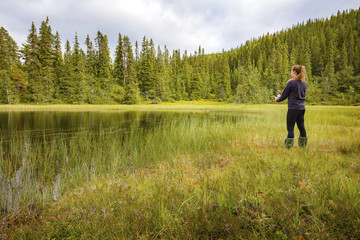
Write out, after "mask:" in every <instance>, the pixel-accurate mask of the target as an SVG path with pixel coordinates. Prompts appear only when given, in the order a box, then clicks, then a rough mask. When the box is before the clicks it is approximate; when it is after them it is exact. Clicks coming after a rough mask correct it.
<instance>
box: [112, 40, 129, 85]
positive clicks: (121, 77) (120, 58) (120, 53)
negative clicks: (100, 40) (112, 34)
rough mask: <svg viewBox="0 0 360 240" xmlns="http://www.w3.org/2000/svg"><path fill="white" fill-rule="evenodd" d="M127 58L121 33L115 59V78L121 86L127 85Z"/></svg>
mask: <svg viewBox="0 0 360 240" xmlns="http://www.w3.org/2000/svg"><path fill="white" fill-rule="evenodd" d="M124 68H125V58H124V43H123V38H122V36H121V34H120V33H119V38H118V45H117V46H116V51H115V61H114V74H113V78H114V80H115V82H116V83H117V84H118V85H120V86H125V84H126V81H125V80H126V79H125V71H124V70H125V69H124Z"/></svg>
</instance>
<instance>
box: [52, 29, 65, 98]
mask: <svg viewBox="0 0 360 240" xmlns="http://www.w3.org/2000/svg"><path fill="white" fill-rule="evenodd" d="M63 62H64V59H63V54H62V50H61V40H60V35H59V32H58V31H56V34H55V39H54V61H53V69H54V85H55V86H54V91H55V92H54V97H55V99H60V98H61V96H60V88H59V86H60V81H61V77H62V75H63V68H64V65H63Z"/></svg>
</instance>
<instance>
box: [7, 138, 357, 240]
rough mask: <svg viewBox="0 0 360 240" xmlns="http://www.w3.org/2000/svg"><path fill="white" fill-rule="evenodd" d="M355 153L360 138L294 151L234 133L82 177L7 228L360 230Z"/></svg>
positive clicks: (106, 234) (27, 235)
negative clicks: (345, 145)
mask: <svg viewBox="0 0 360 240" xmlns="http://www.w3.org/2000/svg"><path fill="white" fill-rule="evenodd" d="M356 156H359V146H357V148H356V146H355V147H354V148H353V149H352V153H347V152H344V151H343V149H341V148H337V149H332V150H330V151H322V152H317V151H312V150H310V151H309V150H303V149H299V148H294V149H292V150H291V151H288V150H286V149H284V148H283V147H278V146H273V145H267V144H258V143H252V144H245V145H244V144H243V143H240V142H236V141H235V142H231V143H230V144H225V145H224V146H222V147H220V148H217V149H213V150H212V151H210V152H208V153H204V154H200V155H186V154H185V155H182V156H179V157H177V158H175V159H171V161H168V162H162V163H159V164H156V165H153V166H152V167H150V168H147V169H139V170H136V171H135V172H132V173H129V174H126V173H124V174H123V175H121V176H117V177H106V176H104V177H101V178H97V179H95V180H93V181H91V182H88V183H86V184H82V185H81V186H78V187H76V188H75V189H74V190H73V191H72V192H69V193H67V194H65V195H64V196H63V197H62V198H61V199H60V200H59V201H57V202H55V203H51V204H50V205H47V206H45V207H44V209H42V210H41V211H40V212H33V213H30V214H26V213H25V214H24V213H20V214H19V215H16V216H12V217H8V218H7V219H5V220H3V222H2V227H3V228H2V230H3V231H4V233H3V234H5V235H3V236H5V237H7V236H9V237H10V236H11V237H12V238H14V239H70V238H71V239H119V238H123V239H132V238H140V239H151V238H160V239H220V238H221V239H226V238H230V239H264V238H265V239H288V238H289V239H359V237H360V232H359V230H360V219H359V216H360V205H359V198H358V196H359V190H360V189H359V173H360V172H359V171H360V166H359V164H358V162H356V161H355V159H354V157H356ZM4 221H5V222H4ZM4 224H7V227H8V228H4ZM6 234H8V235H6Z"/></svg>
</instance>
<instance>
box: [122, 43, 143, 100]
mask: <svg viewBox="0 0 360 240" xmlns="http://www.w3.org/2000/svg"><path fill="white" fill-rule="evenodd" d="M123 41H124V55H125V69H124V70H125V78H126V81H125V83H126V86H125V98H124V103H127V104H136V103H139V101H140V91H139V87H138V81H137V76H136V68H135V59H134V54H133V50H132V46H131V43H130V39H129V37H127V36H124V39H123Z"/></svg>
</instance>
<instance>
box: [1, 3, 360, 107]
mask: <svg viewBox="0 0 360 240" xmlns="http://www.w3.org/2000/svg"><path fill="white" fill-rule="evenodd" d="M80 41H84V43H85V45H86V49H81V48H80V44H79V42H80ZM64 46H65V47H64V48H63V47H62V42H61V38H60V34H59V33H58V32H57V31H56V32H54V31H53V30H52V28H51V26H50V22H49V19H48V18H47V19H46V20H45V21H43V22H42V23H41V26H40V28H39V29H37V28H36V26H35V25H34V23H32V24H31V27H30V29H29V34H28V36H27V41H26V42H25V43H24V44H22V46H21V47H20V48H19V47H18V45H17V43H16V42H15V41H14V40H13V38H12V37H11V36H10V35H9V33H8V31H7V30H6V29H5V28H3V27H1V28H0V103H3V104H16V103H43V102H53V103H89V104H95V103H96V104H102V103H125V104H136V103H139V102H141V101H151V102H154V103H158V102H160V101H177V100H199V99H211V100H217V101H227V102H237V103H270V102H272V101H273V96H274V95H275V94H276V89H283V87H284V86H285V84H286V82H287V80H288V79H289V77H290V69H291V66H292V65H295V64H301V65H305V66H306V68H307V72H308V80H307V82H308V85H309V87H308V92H307V102H308V103H310V104H344V105H352V104H359V103H360V92H359V91H360V9H357V10H349V11H344V12H338V14H337V15H334V16H331V17H330V18H328V19H315V20H308V21H307V22H306V23H305V22H303V23H299V24H297V25H296V26H293V27H292V28H291V29H284V30H281V31H279V32H276V33H273V34H269V33H268V34H266V35H263V36H261V37H258V38H254V39H251V40H249V41H247V42H246V43H245V44H243V45H241V46H240V47H238V48H235V49H232V50H230V51H226V52H225V51H223V52H222V53H216V54H205V50H204V49H202V48H201V46H200V47H199V50H198V51H196V52H195V53H193V54H189V53H187V52H186V51H185V52H184V53H183V54H182V53H181V51H180V50H174V51H172V52H170V51H169V50H168V49H167V47H166V46H165V47H164V48H161V47H160V46H155V43H154V42H153V40H152V39H150V40H149V39H147V38H146V37H144V38H143V40H142V42H141V46H140V45H139V44H138V42H136V43H135V46H132V44H131V41H130V39H129V37H128V36H126V35H122V34H120V33H119V36H118V42H117V46H116V49H115V52H114V54H113V56H114V57H113V59H112V58H111V54H110V49H109V42H108V37H107V35H106V34H103V33H101V32H100V31H98V32H97V34H96V37H95V38H94V39H93V40H92V39H91V38H90V36H89V35H88V36H87V38H86V39H84V40H79V39H78V37H77V34H75V37H74V39H73V40H71V41H69V40H66V41H65V45H64ZM63 51H64V52H63Z"/></svg>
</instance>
